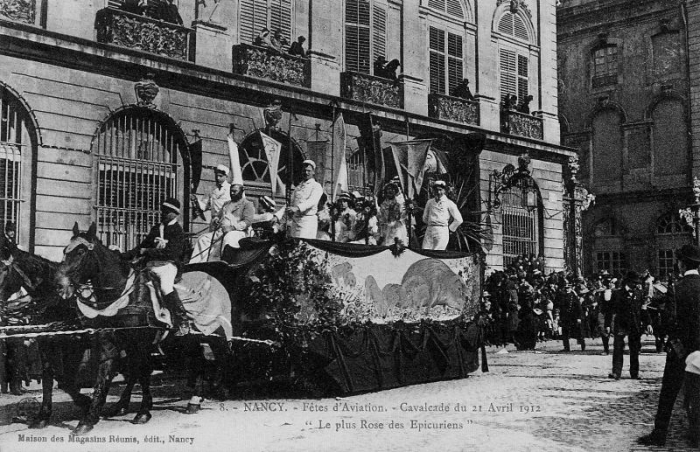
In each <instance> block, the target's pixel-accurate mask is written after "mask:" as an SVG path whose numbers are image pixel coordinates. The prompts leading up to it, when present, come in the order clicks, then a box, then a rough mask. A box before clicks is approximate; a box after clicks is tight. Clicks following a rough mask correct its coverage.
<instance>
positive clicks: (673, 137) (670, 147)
mask: <svg viewBox="0 0 700 452" xmlns="http://www.w3.org/2000/svg"><path fill="white" fill-rule="evenodd" d="M651 117H652V119H653V121H654V125H653V127H652V143H653V144H654V174H656V175H661V176H665V175H673V174H685V172H686V168H687V167H688V133H687V127H686V120H685V112H684V108H683V104H682V103H681V102H680V101H678V100H676V99H664V100H662V101H661V102H659V103H658V104H656V106H655V107H654V110H653V111H652V114H651Z"/></svg>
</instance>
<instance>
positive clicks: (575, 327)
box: [555, 283, 586, 352]
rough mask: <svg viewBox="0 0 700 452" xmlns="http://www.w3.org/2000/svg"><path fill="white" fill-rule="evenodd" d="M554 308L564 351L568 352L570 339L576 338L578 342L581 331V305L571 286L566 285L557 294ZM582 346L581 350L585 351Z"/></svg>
mask: <svg viewBox="0 0 700 452" xmlns="http://www.w3.org/2000/svg"><path fill="white" fill-rule="evenodd" d="M556 301H557V302H556V305H555V306H556V307H557V308H558V309H559V316H560V322H561V323H560V326H561V334H562V337H561V339H562V342H563V344H564V351H565V352H570V351H571V346H570V345H569V339H570V338H572V337H573V338H576V339H578V340H579V342H580V337H581V334H580V331H581V303H580V301H579V299H578V295H577V294H576V292H575V291H574V288H573V286H572V285H571V284H569V283H567V284H566V287H565V288H562V289H560V290H559V291H558V292H557V299H556ZM585 347H586V346H585V345H582V347H581V349H582V350H583V349H585Z"/></svg>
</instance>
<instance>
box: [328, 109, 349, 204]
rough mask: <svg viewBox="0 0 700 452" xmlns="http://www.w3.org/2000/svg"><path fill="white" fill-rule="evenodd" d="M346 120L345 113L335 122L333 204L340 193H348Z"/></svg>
mask: <svg viewBox="0 0 700 452" xmlns="http://www.w3.org/2000/svg"><path fill="white" fill-rule="evenodd" d="M346 139H347V135H346V133H345V120H344V119H343V113H340V114H339V115H338V117H337V118H336V119H335V121H333V151H332V152H333V158H334V159H335V160H334V162H333V180H334V186H333V202H335V199H336V198H337V197H338V195H339V194H340V192H342V191H348V163H347V161H346V160H345V141H346Z"/></svg>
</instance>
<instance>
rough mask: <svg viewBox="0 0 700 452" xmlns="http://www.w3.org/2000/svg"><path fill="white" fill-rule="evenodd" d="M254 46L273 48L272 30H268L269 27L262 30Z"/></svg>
mask: <svg viewBox="0 0 700 452" xmlns="http://www.w3.org/2000/svg"><path fill="white" fill-rule="evenodd" d="M253 45H256V46H260V47H272V41H271V38H270V30H268V29H267V27H263V28H262V30H260V33H258V36H256V37H255V40H254V41H253Z"/></svg>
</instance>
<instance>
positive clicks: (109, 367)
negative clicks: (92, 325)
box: [73, 332, 119, 436]
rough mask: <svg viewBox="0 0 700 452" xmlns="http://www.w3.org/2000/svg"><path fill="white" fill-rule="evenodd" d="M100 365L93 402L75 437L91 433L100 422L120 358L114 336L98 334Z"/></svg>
mask: <svg viewBox="0 0 700 452" xmlns="http://www.w3.org/2000/svg"><path fill="white" fill-rule="evenodd" d="M98 334H99V336H98V339H99V340H98V343H99V344H100V345H99V364H98V367H97V380H96V381H95V386H94V390H93V393H92V402H91V403H90V408H89V409H88V411H87V413H86V414H85V416H83V418H82V419H81V420H80V422H79V423H78V426H77V427H76V428H75V429H74V430H73V434H74V435H76V436H77V435H84V434H86V433H88V432H90V431H91V430H92V429H93V427H94V426H95V424H97V423H98V422H99V421H100V411H101V410H102V407H103V406H104V404H105V401H106V400H107V392H108V391H109V386H110V384H111V382H112V378H113V374H112V372H113V367H114V362H115V360H116V359H117V357H118V356H119V347H118V346H117V344H116V340H115V338H114V335H113V334H109V333H104V332H101V333H98Z"/></svg>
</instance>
